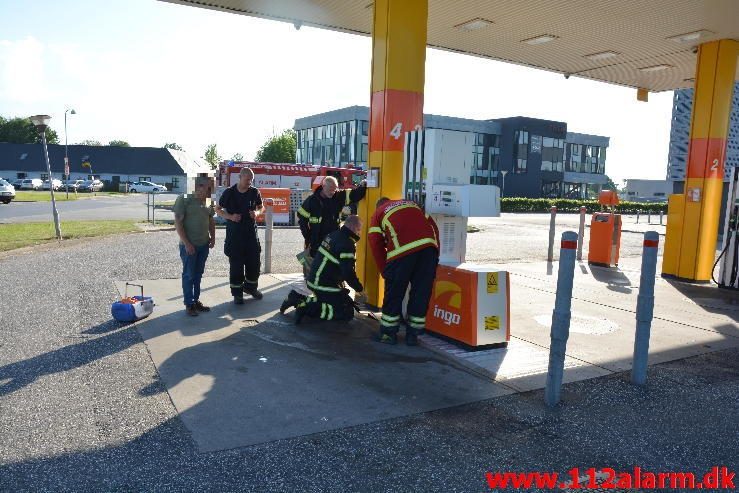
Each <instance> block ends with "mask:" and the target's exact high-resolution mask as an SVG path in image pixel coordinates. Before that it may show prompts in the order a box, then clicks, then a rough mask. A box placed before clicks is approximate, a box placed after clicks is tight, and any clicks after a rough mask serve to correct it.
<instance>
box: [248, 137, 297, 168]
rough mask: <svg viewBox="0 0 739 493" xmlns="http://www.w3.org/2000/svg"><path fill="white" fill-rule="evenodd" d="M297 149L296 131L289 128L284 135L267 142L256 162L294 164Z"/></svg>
mask: <svg viewBox="0 0 739 493" xmlns="http://www.w3.org/2000/svg"><path fill="white" fill-rule="evenodd" d="M295 149H296V138H295V130H293V129H291V128H288V129H287V130H285V131H284V132H282V134H280V135H276V136H274V137H271V138H270V139H269V140H267V142H265V143H264V145H263V146H262V147H261V148H260V149H259V152H257V156H256V158H254V160H255V161H256V162H258V163H264V162H266V163H294V162H295Z"/></svg>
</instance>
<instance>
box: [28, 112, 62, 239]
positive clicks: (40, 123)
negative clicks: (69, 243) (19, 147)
mask: <svg viewBox="0 0 739 493" xmlns="http://www.w3.org/2000/svg"><path fill="white" fill-rule="evenodd" d="M30 119H31V123H33V125H34V126H35V127H36V130H38V133H39V135H40V136H41V144H43V146H44V159H46V171H47V172H48V173H49V191H50V192H51V211H52V213H53V215H54V229H55V230H56V239H57V240H61V239H62V228H61V226H60V225H59V213H58V212H57V210H56V199H55V198H54V187H53V186H52V185H53V182H52V176H51V164H50V163H49V151H48V149H47V148H46V128H47V127H48V126H49V120H51V117H50V116H49V115H36V116H32V117H31V118H30Z"/></svg>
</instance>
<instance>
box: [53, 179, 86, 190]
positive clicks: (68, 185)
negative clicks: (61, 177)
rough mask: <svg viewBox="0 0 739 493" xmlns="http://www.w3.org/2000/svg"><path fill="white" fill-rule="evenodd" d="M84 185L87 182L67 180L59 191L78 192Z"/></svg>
mask: <svg viewBox="0 0 739 493" xmlns="http://www.w3.org/2000/svg"><path fill="white" fill-rule="evenodd" d="M83 183H85V180H66V181H64V182H63V183H62V186H61V187H59V190H61V191H62V192H66V191H69V192H76V191H78V190H79V187H80V185H82V184H83Z"/></svg>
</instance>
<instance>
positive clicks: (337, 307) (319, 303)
mask: <svg viewBox="0 0 739 493" xmlns="http://www.w3.org/2000/svg"><path fill="white" fill-rule="evenodd" d="M301 305H303V306H304V307H305V315H308V316H309V317H313V318H318V319H321V320H335V321H349V320H351V319H352V318H354V303H353V300H352V299H351V298H350V297H349V291H348V290H347V289H342V290H341V291H339V292H335V293H327V292H324V291H316V292H314V293H313V294H311V295H310V296H308V297H307V298H306V299H305V300H304V301H303V302H301V303H300V305H298V306H299V307H300V306H301Z"/></svg>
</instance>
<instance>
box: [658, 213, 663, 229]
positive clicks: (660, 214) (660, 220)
mask: <svg viewBox="0 0 739 493" xmlns="http://www.w3.org/2000/svg"><path fill="white" fill-rule="evenodd" d="M663 215H664V212H663V211H659V225H660V226H662V216H663Z"/></svg>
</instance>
